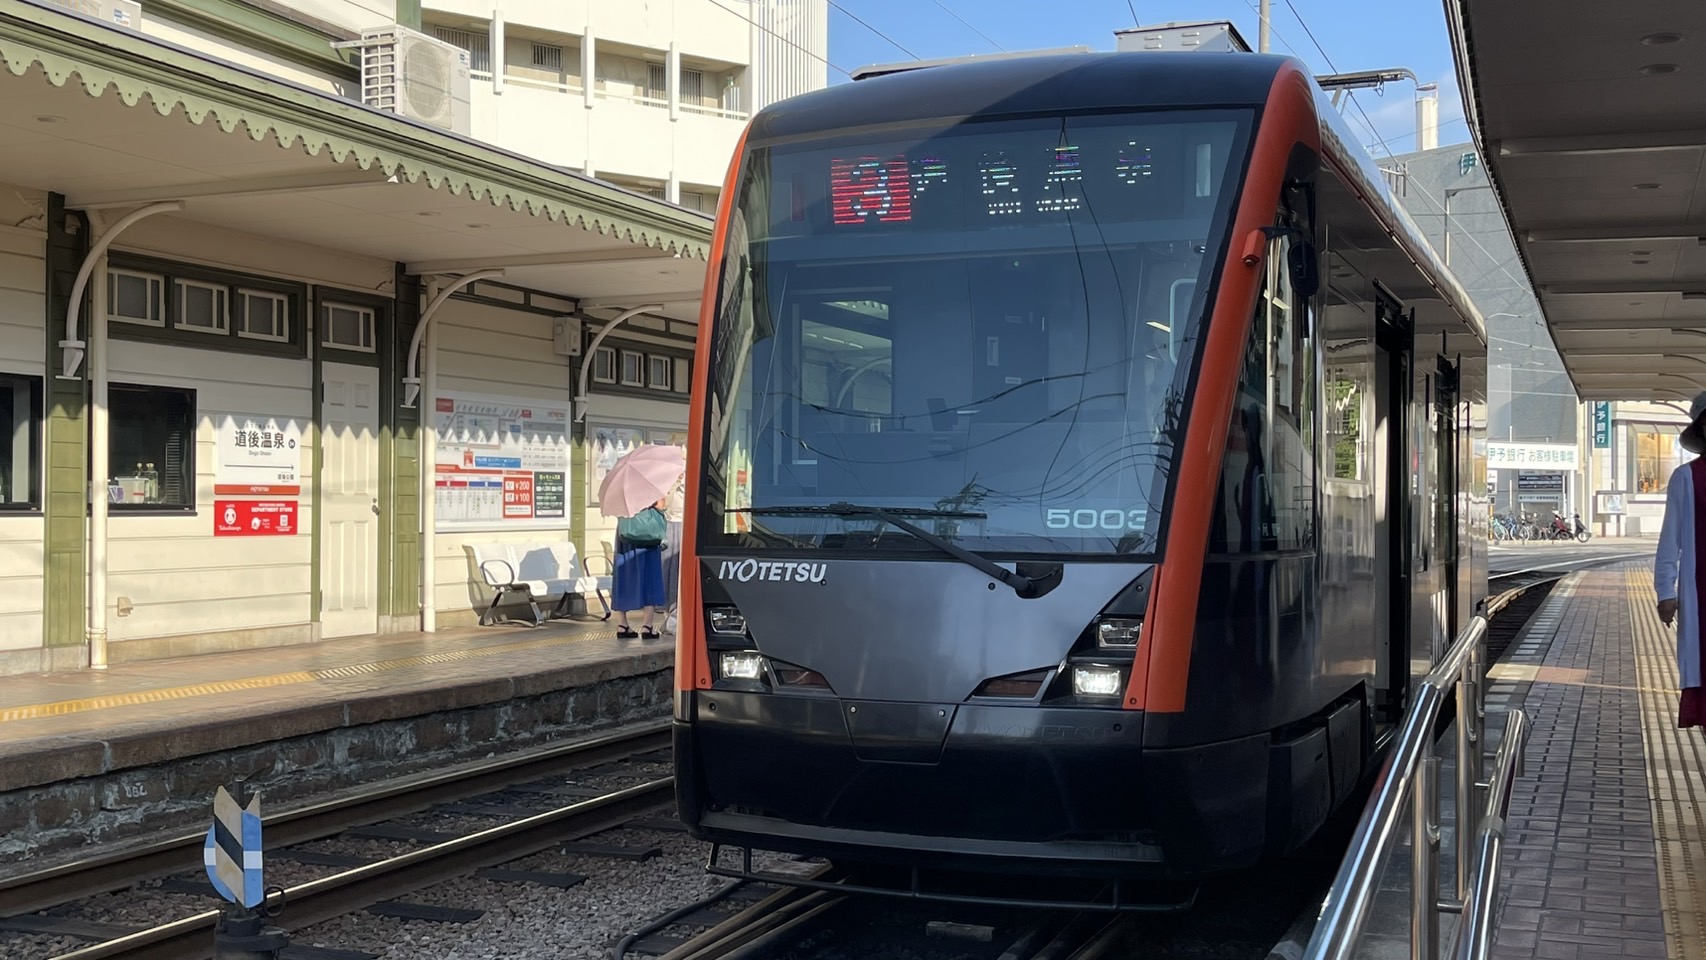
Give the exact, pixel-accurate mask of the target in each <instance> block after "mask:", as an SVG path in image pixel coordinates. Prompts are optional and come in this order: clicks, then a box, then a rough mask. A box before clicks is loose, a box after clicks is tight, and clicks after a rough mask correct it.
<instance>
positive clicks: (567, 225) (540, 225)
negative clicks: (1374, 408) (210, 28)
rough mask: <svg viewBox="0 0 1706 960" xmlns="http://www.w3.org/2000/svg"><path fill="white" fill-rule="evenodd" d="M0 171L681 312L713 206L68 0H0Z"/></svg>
mask: <svg viewBox="0 0 1706 960" xmlns="http://www.w3.org/2000/svg"><path fill="white" fill-rule="evenodd" d="M0 181H4V182H6V183H9V184H13V185H14V186H18V187H24V188H29V189H35V190H42V191H52V192H56V193H60V194H63V195H65V197H66V203H67V205H68V206H70V207H74V208H80V209H92V210H104V211H106V212H107V214H106V215H107V216H108V218H109V220H111V219H117V217H119V216H122V215H123V214H124V213H125V212H126V211H128V210H131V209H135V208H137V207H140V206H142V205H144V204H147V203H150V202H154V201H164V200H179V201H182V202H183V209H182V210H181V211H178V212H175V213H171V214H164V215H163V216H167V217H174V218H180V219H183V220H189V221H194V222H199V223H204V224H210V225H216V226H220V227H224V228H228V229H233V230H239V231H242V232H244V233H248V234H251V235H256V236H261V237H267V238H277V239H281V240H289V241H295V242H299V243H303V244H309V245H313V246H317V247H323V248H330V249H335V250H341V251H347V252H349V253H353V254H359V255H364V256H369V257H376V258H380V259H384V260H390V261H393V262H400V263H403V264H405V265H406V268H407V269H408V271H409V272H410V273H415V274H423V275H425V274H433V275H446V276H451V275H458V274H465V273H469V272H472V271H474V270H477V269H481V268H491V267H501V268H503V269H504V271H505V272H504V275H503V278H502V282H504V283H506V284H514V285H516V286H521V287H528V288H532V289H537V290H540V291H543V292H547V293H551V294H556V295H558V296H562V297H566V298H570V299H573V300H576V301H577V302H578V303H579V306H580V309H581V312H582V313H584V314H587V315H588V316H591V317H594V318H595V319H596V318H598V317H601V316H603V317H608V316H610V315H612V314H614V313H615V312H617V311H619V310H621V309H624V308H626V307H630V306H638V305H642V304H660V305H661V307H662V309H660V310H656V311H649V312H651V313H653V314H654V315H656V316H660V317H669V318H672V319H676V320H681V321H687V322H693V321H696V320H697V319H698V301H699V299H700V295H701V284H702V281H703V278H704V271H705V256H706V251H707V247H708V246H709V240H710V233H711V219H710V218H709V217H707V216H705V215H703V214H700V213H697V212H694V211H689V210H685V209H682V208H680V207H677V206H675V205H673V204H668V203H664V202H663V201H660V200H655V199H652V198H649V197H644V196H641V195H639V194H635V193H631V192H629V191H625V190H622V189H620V188H618V187H614V186H611V185H609V184H606V183H602V182H599V181H596V180H594V179H592V178H590V177H586V176H582V175H580V174H576V173H574V172H571V171H568V170H564V169H561V168H558V167H553V166H550V165H548V164H544V163H540V162H539V161H537V160H533V159H530V158H527V157H523V156H520V155H518V154H513V153H509V152H506V151H503V150H499V149H496V148H494V147H491V146H489V145H487V144H483V143H479V142H477V141H474V140H471V139H468V138H466V137H461V136H457V135H454V134H451V133H447V132H445V131H442V130H439V129H437V128H435V127H431V126H427V125H424V124H419V123H415V122H412V121H410V120H407V119H403V118H401V117H397V116H394V115H392V114H389V113H382V112H380V111H377V110H373V109H370V108H368V107H365V106H363V105H361V104H359V103H355V102H352V101H350V100H346V99H343V98H340V97H336V96H332V95H330V94H326V93H321V92H319V91H316V90H311V89H308V88H306V87H302V86H298V85H295V84H292V83H289V82H286V81H282V80H279V79H278V78H276V77H273V76H270V75H267V74H264V73H260V72H257V71H253V70H250V69H247V68H245V67H242V66H239V65H236V64H232V63H229V62H226V61H223V60H219V59H215V58H212V57H209V56H208V55H206V54H202V53H198V52H196V51H192V50H189V49H186V48H184V47H180V46H176V45H174V44H170V43H166V42H163V41H159V40H155V39H152V38H149V37H146V36H143V35H141V34H139V33H137V32H135V31H131V30H125V29H120V28H116V27H110V26H107V25H105V24H102V23H99V22H97V21H95V20H93V19H90V18H86V17H83V16H80V15H78V14H74V13H71V12H68V11H67V10H66V8H64V7H59V6H54V5H47V4H37V3H32V2H27V0H20V2H16V3H11V4H8V5H6V6H5V7H4V8H0Z"/></svg>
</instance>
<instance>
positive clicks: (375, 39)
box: [360, 24, 470, 133]
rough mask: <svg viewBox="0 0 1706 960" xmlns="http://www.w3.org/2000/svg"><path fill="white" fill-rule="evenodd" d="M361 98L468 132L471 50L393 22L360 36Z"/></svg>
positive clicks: (447, 128)
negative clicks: (469, 56) (469, 62)
mask: <svg viewBox="0 0 1706 960" xmlns="http://www.w3.org/2000/svg"><path fill="white" fill-rule="evenodd" d="M360 46H361V102H362V103H364V104H366V105H368V106H370V107H373V108H375V109H378V110H385V111H387V112H390V113H395V114H397V115H398V116H401V117H408V118H409V119H411V120H419V121H420V122H421V123H430V124H432V125H433V126H435V127H441V128H443V129H445V130H449V131H450V132H452V133H467V132H468V126H469V113H470V111H469V109H468V51H466V50H464V49H462V48H461V47H458V46H453V45H451V44H448V43H445V42H444V41H442V40H439V39H437V38H435V37H429V36H427V35H426V34H424V33H419V32H417V31H414V30H410V29H409V28H408V27H403V26H398V25H397V24H392V25H390V26H387V27H380V28H377V29H373V30H367V31H364V32H363V33H362V35H361V44H360Z"/></svg>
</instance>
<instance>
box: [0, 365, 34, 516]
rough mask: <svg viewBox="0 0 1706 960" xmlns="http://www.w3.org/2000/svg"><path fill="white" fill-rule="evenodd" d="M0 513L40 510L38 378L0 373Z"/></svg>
mask: <svg viewBox="0 0 1706 960" xmlns="http://www.w3.org/2000/svg"><path fill="white" fill-rule="evenodd" d="M0 424H5V425H6V428H7V432H6V439H5V442H4V444H0V510H35V509H39V508H40V507H41V378H40V377H18V376H12V375H11V374H0Z"/></svg>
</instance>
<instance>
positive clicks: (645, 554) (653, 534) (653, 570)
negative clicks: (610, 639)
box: [610, 500, 668, 640]
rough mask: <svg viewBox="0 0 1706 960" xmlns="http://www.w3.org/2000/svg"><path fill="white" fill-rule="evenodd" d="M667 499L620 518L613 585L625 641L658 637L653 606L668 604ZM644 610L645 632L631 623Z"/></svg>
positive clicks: (620, 633) (613, 601)
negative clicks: (632, 614) (665, 567)
mask: <svg viewBox="0 0 1706 960" xmlns="http://www.w3.org/2000/svg"><path fill="white" fill-rule="evenodd" d="M663 506H664V501H662V500H659V501H658V502H657V503H655V504H653V505H652V506H649V507H647V508H646V509H644V510H641V511H640V512H639V513H637V514H635V515H634V516H632V517H623V518H622V519H620V520H618V521H616V571H615V573H614V575H613V579H614V581H615V582H614V584H612V587H611V591H610V593H611V604H610V605H611V606H613V607H615V608H616V635H617V636H618V637H621V638H623V639H625V640H631V639H633V638H635V637H645V638H646V639H647V640H655V639H657V637H658V632H657V631H656V630H654V629H653V628H652V608H654V607H658V608H661V607H663V606H665V605H666V604H667V603H668V600H666V599H665V597H664V589H663V541H664V535H665V532H666V530H667V528H668V521H667V520H666V519H665V517H664V513H663ZM634 610H638V611H640V617H641V632H640V633H635V632H634V628H633V627H631V626H629V625H628V614H629V613H630V612H631V611H634Z"/></svg>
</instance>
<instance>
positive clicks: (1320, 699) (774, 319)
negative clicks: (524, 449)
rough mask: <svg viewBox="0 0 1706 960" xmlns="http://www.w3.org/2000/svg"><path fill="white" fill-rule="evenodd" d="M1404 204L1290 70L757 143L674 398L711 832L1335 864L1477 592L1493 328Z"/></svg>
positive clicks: (1214, 67) (764, 132)
mask: <svg viewBox="0 0 1706 960" xmlns="http://www.w3.org/2000/svg"><path fill="white" fill-rule="evenodd" d="M1391 189H1392V188H1391V186H1390V185H1389V183H1388V182H1387V180H1386V175H1385V174H1384V173H1383V172H1382V171H1381V170H1380V169H1379V168H1378V167H1377V166H1376V165H1375V164H1374V162H1373V161H1372V160H1371V159H1370V158H1369V156H1368V155H1367V154H1366V152H1365V151H1364V150H1363V148H1362V147H1361V146H1360V145H1359V144H1358V142H1357V141H1356V140H1355V139H1353V138H1352V137H1351V135H1350V134H1349V133H1348V132H1347V129H1346V127H1345V126H1344V124H1343V121H1342V120H1341V118H1340V117H1339V116H1338V115H1337V113H1336V112H1334V110H1333V109H1332V107H1331V106H1329V105H1328V104H1327V102H1326V100H1325V99H1324V97H1323V96H1322V95H1321V91H1320V88H1319V87H1318V86H1317V85H1316V84H1315V82H1314V80H1313V79H1312V78H1311V77H1310V76H1309V74H1308V73H1307V72H1305V70H1304V68H1303V66H1302V65H1301V64H1300V63H1299V62H1297V61H1296V60H1293V59H1290V58H1284V57H1273V56H1263V55H1257V54H1208V53H1117V54H1064V55H1046V56H1034V57H1020V58H1013V59H997V60H991V61H986V62H975V61H974V62H964V63H958V64H952V65H946V66H936V67H929V68H926V69H916V70H908V71H903V72H898V73H892V74H889V75H885V76H878V77H875V78H873V79H868V80H860V81H858V82H855V83H849V84H845V85H842V86H837V87H832V88H830V89H826V90H822V91H819V92H815V93H811V94H808V95H805V96H800V97H796V98H793V99H790V100H787V101H784V102H781V103H778V104H775V105H773V106H770V107H767V108H766V109H764V110H762V111H760V112H759V113H758V114H757V115H756V116H755V117H754V118H753V120H752V121H751V124H750V126H749V128H748V130H747V133H746V135H745V137H744V139H743V141H742V144H741V146H740V149H739V150H738V151H737V156H736V158H735V160H734V162H733V165H732V168H731V170H730V173H729V176H728V180H727V183H726V185H725V189H724V191H723V194H722V199H721V209H720V210H719V212H718V217H717V223H716V233H715V237H714V240H713V245H712V254H711V264H710V267H709V269H708V271H707V281H706V286H705V296H704V305H703V315H702V323H701V328H700V340H699V345H698V355H697V362H696V364H695V370H694V384H693V396H692V413H691V418H692V422H691V430H692V431H693V432H692V437H693V439H692V441H691V447H690V453H689V458H688V464H689V465H688V480H687V483H688V506H687V509H686V526H685V530H684V533H683V540H684V543H683V558H682V563H683V568H682V592H681V598H680V599H681V617H680V627H679V635H678V658H677V673H676V679H677V693H676V700H675V708H674V730H675V734H674V736H675V763H676V773H677V791H678V798H679V803H680V815H681V817H682V818H683V820H684V821H685V822H686V824H687V825H688V827H689V828H690V830H691V831H692V832H693V834H694V835H695V836H697V837H700V838H702V839H707V840H710V841H713V842H716V843H718V844H724V845H730V846H736V847H747V848H754V847H755V848H759V849H765V850H776V851H785V852H793V853H798V854H807V855H818V856H825V857H829V858H831V859H833V860H835V861H836V862H837V863H838V864H839V863H842V862H847V863H873V864H890V865H898V866H902V867H909V868H913V869H914V870H916V869H918V868H925V869H943V870H963V871H972V872H988V873H991V874H1000V873H1002V872H1011V871H1021V872H1025V873H1028V874H1032V875H1042V876H1046V875H1050V874H1060V875H1071V876H1081V877H1082V876H1092V877H1113V878H1119V877H1154V878H1162V879H1180V878H1184V879H1190V878H1201V877H1203V876H1206V875H1210V874H1214V873H1217V872H1223V871H1228V870H1236V869H1240V868H1244V867H1247V866H1250V865H1252V864H1255V863H1257V862H1259V861H1261V860H1263V859H1264V858H1265V857H1267V856H1270V855H1283V854H1285V853H1287V852H1289V851H1292V850H1294V849H1296V848H1297V847H1298V846H1299V845H1300V844H1302V843H1303V842H1304V841H1306V840H1308V839H1309V838H1310V837H1311V836H1312V835H1314V834H1315V833H1317V832H1318V831H1319V829H1320V828H1321V826H1322V825H1323V824H1324V823H1326V822H1327V821H1328V819H1329V817H1330V816H1331V815H1332V814H1333V813H1334V811H1335V810H1337V809H1341V808H1343V807H1344V806H1345V805H1346V802H1347V800H1348V799H1349V798H1351V797H1352V796H1353V795H1355V793H1356V791H1357V789H1358V787H1359V784H1366V782H1367V779H1368V777H1369V775H1370V774H1371V773H1372V772H1374V770H1375V769H1376V768H1377V767H1378V765H1379V763H1380V762H1381V760H1382V757H1383V750H1384V749H1385V748H1386V746H1387V744H1388V743H1389V740H1390V738H1391V736H1392V734H1393V732H1394V730H1395V727H1396V724H1397V722H1398V721H1399V720H1400V718H1401V717H1402V715H1403V712H1404V711H1405V709H1406V708H1407V706H1408V704H1409V702H1410V690H1411V689H1412V687H1413V685H1414V683H1415V682H1416V680H1417V679H1418V678H1419V677H1420V675H1421V674H1423V673H1425V672H1426V671H1427V669H1428V668H1429V665H1430V663H1431V661H1432V660H1433V659H1434V658H1435V657H1437V656H1438V655H1439V654H1441V653H1442V652H1443V651H1444V649H1445V647H1446V646H1447V645H1448V644H1449V641H1450V639H1451V638H1452V637H1453V636H1454V635H1455V632H1456V631H1457V630H1458V629H1461V628H1462V627H1463V626H1465V625H1466V623H1467V621H1468V618H1469V617H1470V616H1471V615H1472V614H1473V612H1474V611H1475V609H1476V607H1477V605H1478V604H1480V603H1481V602H1483V600H1484V594H1485V582H1486V581H1485V556H1484V544H1485V535H1484V531H1482V530H1480V529H1479V528H1477V527H1476V524H1477V523H1480V524H1484V523H1485V502H1486V498H1485V489H1484V480H1483V479H1482V478H1483V477H1484V474H1485V470H1484V468H1483V466H1482V465H1481V464H1482V457H1483V454H1482V453H1481V451H1482V450H1483V449H1484V437H1483V433H1482V429H1483V424H1484V409H1485V408H1484V393H1485V381H1486V377H1485V360H1486V352H1485V332H1484V326H1483V323H1482V320H1481V318H1480V316H1479V315H1478V313H1477V312H1476V310H1475V308H1474V306H1473V305H1472V304H1471V303H1470V302H1469V299H1468V297H1467V296H1466V294H1465V293H1464V291H1463V289H1462V288H1461V287H1460V286H1459V285H1458V283H1457V282H1456V281H1455V280H1454V279H1453V278H1452V277H1451V275H1450V273H1449V272H1448V271H1447V269H1446V268H1445V266H1444V264H1443V263H1442V262H1441V261H1440V259H1439V258H1438V256H1437V255H1436V254H1435V253H1434V251H1433V249H1432V247H1431V246H1430V245H1429V244H1428V242H1427V240H1426V238H1425V237H1424V236H1423V234H1422V232H1421V231H1420V230H1419V229H1418V227H1417V226H1416V224H1415V223H1414V222H1413V221H1412V220H1411V219H1410V218H1409V217H1408V216H1407V215H1406V214H1405V213H1404V211H1403V210H1402V209H1401V208H1400V206H1399V205H1398V203H1397V201H1396V200H1395V199H1394V196H1393V194H1392V192H1391ZM719 869H722V868H719ZM744 869H745V868H740V869H735V870H733V871H732V872H735V873H740V872H742V870H744Z"/></svg>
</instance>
